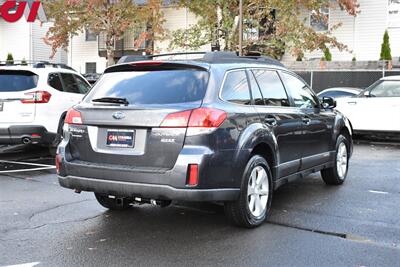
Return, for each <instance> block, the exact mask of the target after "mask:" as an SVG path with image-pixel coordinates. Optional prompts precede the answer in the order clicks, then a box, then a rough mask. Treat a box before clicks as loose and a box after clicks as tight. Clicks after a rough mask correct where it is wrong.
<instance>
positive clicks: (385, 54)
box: [380, 30, 392, 60]
mask: <svg viewBox="0 0 400 267" xmlns="http://www.w3.org/2000/svg"><path fill="white" fill-rule="evenodd" d="M380 60H392V54H391V49H390V42H389V33H388V31H387V30H386V31H385V34H384V35H383V43H382V46H381V58H380Z"/></svg>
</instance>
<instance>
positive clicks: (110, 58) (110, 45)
mask: <svg viewBox="0 0 400 267" xmlns="http://www.w3.org/2000/svg"><path fill="white" fill-rule="evenodd" d="M114 41H115V38H114V36H112V35H107V37H106V49H107V67H109V66H112V65H114V64H115V60H114V54H115V53H114V49H115V47H114Z"/></svg>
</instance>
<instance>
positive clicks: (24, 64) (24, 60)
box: [21, 58, 28, 66]
mask: <svg viewBox="0 0 400 267" xmlns="http://www.w3.org/2000/svg"><path fill="white" fill-rule="evenodd" d="M21 65H22V66H27V65H28V62H26V59H25V58H22V60H21Z"/></svg>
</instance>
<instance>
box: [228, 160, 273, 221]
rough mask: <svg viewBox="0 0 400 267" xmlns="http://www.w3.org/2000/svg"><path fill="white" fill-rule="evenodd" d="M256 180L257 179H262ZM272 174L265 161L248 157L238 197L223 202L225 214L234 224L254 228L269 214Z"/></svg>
mask: <svg viewBox="0 0 400 267" xmlns="http://www.w3.org/2000/svg"><path fill="white" fill-rule="evenodd" d="M262 177H264V178H263V180H260V181H257V179H262ZM272 192H273V188H272V175H271V170H270V167H269V165H268V163H267V161H266V160H265V159H264V158H263V157H261V156H259V155H255V156H252V157H251V158H250V160H249V161H248V163H247V165H246V168H245V170H244V173H243V177H242V184H241V188H240V196H239V199H238V200H236V201H233V202H226V203H225V214H226V216H227V218H228V220H229V221H230V222H231V223H233V224H234V225H237V226H240V227H246V228H254V227H257V226H259V225H260V224H262V223H263V222H264V221H265V219H266V218H267V217H268V215H269V209H270V207H271V200H272Z"/></svg>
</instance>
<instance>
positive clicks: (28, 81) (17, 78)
mask: <svg viewBox="0 0 400 267" xmlns="http://www.w3.org/2000/svg"><path fill="white" fill-rule="evenodd" d="M38 78H39V77H38V76H37V75H36V74H34V73H32V72H29V71H9V70H0V92H19V91H25V90H28V89H32V88H35V87H36V86H37V83H38Z"/></svg>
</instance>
